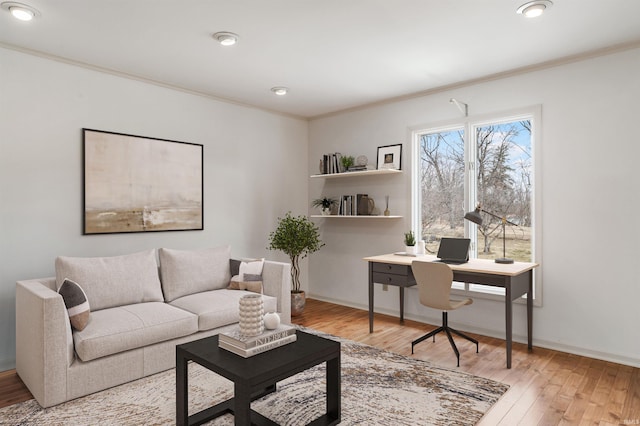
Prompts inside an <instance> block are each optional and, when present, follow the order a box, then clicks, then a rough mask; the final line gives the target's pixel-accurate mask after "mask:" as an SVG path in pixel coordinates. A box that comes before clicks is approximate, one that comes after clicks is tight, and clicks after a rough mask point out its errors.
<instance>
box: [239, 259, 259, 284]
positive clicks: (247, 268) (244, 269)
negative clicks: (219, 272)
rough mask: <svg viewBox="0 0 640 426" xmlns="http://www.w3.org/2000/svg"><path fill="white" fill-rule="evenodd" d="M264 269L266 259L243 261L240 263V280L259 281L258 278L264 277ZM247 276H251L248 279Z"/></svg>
mask: <svg viewBox="0 0 640 426" xmlns="http://www.w3.org/2000/svg"><path fill="white" fill-rule="evenodd" d="M263 267H264V258H262V259H253V260H243V261H242V262H241V263H240V273H239V274H238V275H240V280H242V281H258V280H259V279H256V276H260V277H262V268H263ZM247 275H251V277H248V276H247Z"/></svg>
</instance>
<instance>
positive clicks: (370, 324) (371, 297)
mask: <svg viewBox="0 0 640 426" xmlns="http://www.w3.org/2000/svg"><path fill="white" fill-rule="evenodd" d="M369 333H373V263H372V262H369Z"/></svg>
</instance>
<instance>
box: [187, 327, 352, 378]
mask: <svg viewBox="0 0 640 426" xmlns="http://www.w3.org/2000/svg"><path fill="white" fill-rule="evenodd" d="M296 335H297V340H296V341H295V342H293V343H289V344H286V345H283V346H279V347H277V348H274V349H271V350H268V351H266V352H263V353H260V354H258V355H254V356H252V357H249V358H244V357H241V356H239V355H236V354H234V353H232V352H229V351H227V350H225V349H222V348H220V347H219V346H218V336H217V335H216V336H211V337H205V338H204V339H200V340H195V341H193V342H189V343H184V344H182V345H178V346H176V351H177V352H182V355H183V356H184V357H185V358H187V359H189V360H193V361H195V362H197V363H198V364H200V365H202V366H204V367H206V368H208V369H209V370H211V371H213V372H215V373H217V374H219V375H221V376H223V377H226V378H227V379H229V380H232V381H234V382H236V381H239V380H240V381H246V382H256V383H257V382H260V381H261V380H262V379H264V378H265V377H278V376H281V375H282V376H283V377H288V376H290V375H291V371H292V370H297V371H304V370H306V369H308V368H310V367H312V366H314V365H316V364H319V363H321V362H324V361H327V360H329V359H333V358H336V357H338V358H339V356H340V343H339V342H336V341H334V340H330V339H325V338H323V337H320V336H316V335H314V334H309V333H305V332H303V331H300V330H296Z"/></svg>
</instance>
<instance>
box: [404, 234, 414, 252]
mask: <svg viewBox="0 0 640 426" xmlns="http://www.w3.org/2000/svg"><path fill="white" fill-rule="evenodd" d="M404 245H405V247H404V249H405V251H406V252H407V254H416V237H415V235H413V231H409V232H405V234H404Z"/></svg>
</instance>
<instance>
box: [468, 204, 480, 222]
mask: <svg viewBox="0 0 640 426" xmlns="http://www.w3.org/2000/svg"><path fill="white" fill-rule="evenodd" d="M464 218H465V219H467V220H468V221H470V222H473V223H475V224H477V225H482V216H480V207H476V209H475V210H474V211H472V212H469V213H467V214H465V215H464Z"/></svg>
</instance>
